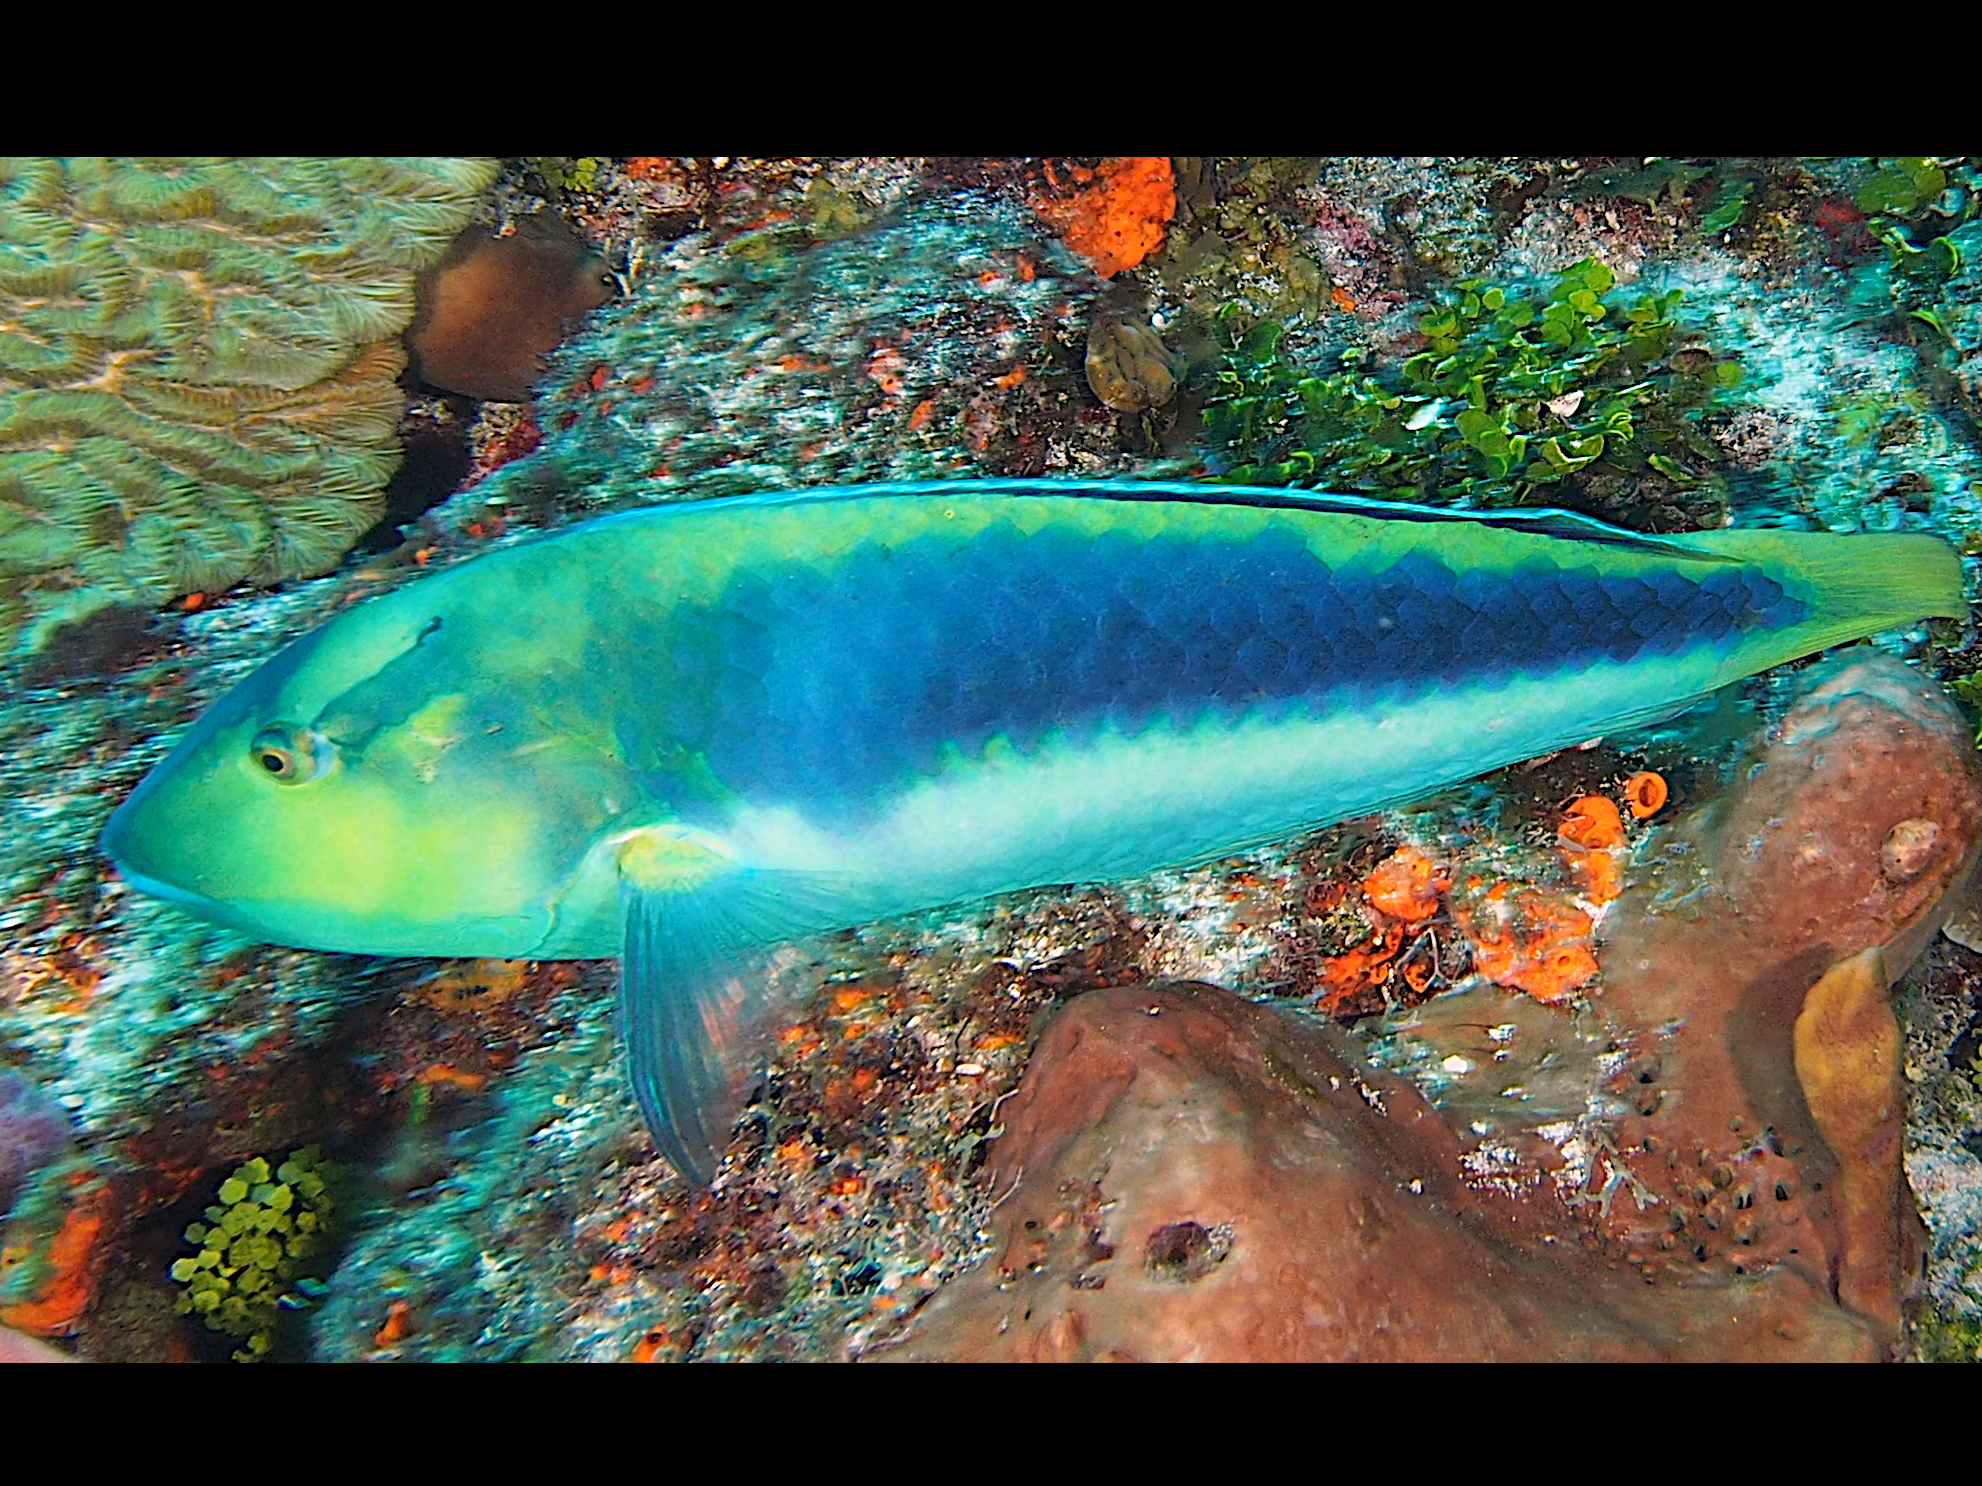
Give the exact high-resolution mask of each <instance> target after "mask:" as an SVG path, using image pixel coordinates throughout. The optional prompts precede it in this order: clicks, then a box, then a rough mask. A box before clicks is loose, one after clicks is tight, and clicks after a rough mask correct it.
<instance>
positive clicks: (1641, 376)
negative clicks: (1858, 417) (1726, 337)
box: [1204, 258, 1741, 506]
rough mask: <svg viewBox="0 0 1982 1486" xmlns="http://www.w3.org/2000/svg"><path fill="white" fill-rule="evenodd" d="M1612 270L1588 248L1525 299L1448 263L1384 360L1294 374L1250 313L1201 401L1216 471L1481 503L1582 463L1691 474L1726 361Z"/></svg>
mask: <svg viewBox="0 0 1982 1486" xmlns="http://www.w3.org/2000/svg"><path fill="white" fill-rule="evenodd" d="M1615 287H1616V281H1615V279H1614V277H1613V276H1612V274H1611V272H1610V270H1609V269H1608V268H1606V267H1605V266H1604V265H1603V264H1602V263H1600V262H1598V261H1597V260H1596V259H1594V258H1586V259H1583V260H1582V261H1581V262H1579V263H1576V264H1573V265H1571V267H1570V268H1569V269H1568V270H1567V271H1565V272H1564V273H1563V275H1562V276H1561V278H1560V279H1559V280H1558V281H1557V282H1556V284H1555V285H1554V287H1553V288H1552V289H1551V290H1550V292H1548V293H1547V294H1546V295H1543V296H1540V297H1536V298H1524V297H1520V296H1518V295H1515V294H1512V293H1510V292H1509V291H1508V290H1506V289H1504V288H1499V287H1494V286H1491V285H1488V284H1487V283H1485V282H1484V281H1483V280H1479V279H1467V280H1462V281H1460V282H1459V283H1458V284H1456V285H1455V286H1454V292H1453V296H1452V298H1451V300H1450V302H1448V303H1446V304H1443V305H1440V306H1438V307H1436V308H1434V309H1432V310H1431V311H1430V312H1429V313H1427V314H1425V315H1423V316H1422V317H1421V318H1420V319H1419V321H1418V329H1419V330H1420V331H1421V332H1422V333H1423V335H1424V337H1425V348H1424V349H1423V350H1422V351H1420V352H1419V353H1418V354H1416V355H1414V356H1412V357H1410V358H1409V359H1408V360H1406V361H1405V362H1404V363H1403V364H1402V366H1401V367H1400V368H1398V369H1397V370H1396V372H1395V373H1394V374H1391V375H1389V376H1387V377H1380V376H1377V375H1372V374H1371V373H1370V372H1369V371H1367V370H1365V369H1364V367H1365V363H1366V361H1367V359H1368V358H1367V353H1365V352H1363V351H1360V350H1351V351H1348V352H1345V353H1344V354H1343V357H1342V370H1341V371H1339V372H1335V373H1332V374H1328V375H1323V376H1312V375H1306V374H1303V373H1302V372H1301V371H1300V370H1299V369H1297V368H1296V367H1294V366H1292V365H1290V364H1289V363H1288V362H1287V361H1286V360H1284V359H1283V358H1282V357H1281V356H1280V355H1279V346H1280V341H1281V338H1282V336H1283V335H1284V327H1283V326H1281V325H1279V324H1277V323H1274V322H1265V323H1262V324H1260V325H1257V326H1255V327H1253V329H1252V330H1251V331H1249V332H1247V333H1246V334H1245V335H1244V336H1243V337H1241V338H1239V340H1238V341H1237V343H1236V344H1235V345H1234V346H1233V348H1232V350H1231V353H1230V354H1229V355H1228V356H1227V357H1226V362H1225V367H1224V369H1223V371H1222V372H1221V373H1220V378H1219V381H1220V390H1219V392H1218V394H1217V395H1216V396H1215V397H1214V399H1213V400H1212V401H1211V403H1210V404H1209V405H1208V406H1207V407H1206V409H1205V414H1204V428H1205V434H1206V437H1207V439H1208V440H1209V441H1210V443H1211V444H1212V446H1213V447H1214V448H1215V449H1217V450H1218V451H1219V453H1220V456H1221V463H1222V465H1223V468H1222V470H1221V471H1220V473H1219V475H1218V478H1220V479H1222V480H1225V481H1229V482H1231V483H1234V484H1260V485H1299V486H1308V487H1317V486H1326V487H1328V488H1330V489H1335V490H1346V491H1357V492H1362V493H1365V494H1370V495H1378V496H1387V497H1391V498H1395V499H1411V500H1427V501H1436V502H1443V503H1460V504H1467V505H1481V506H1508V505H1524V504H1530V503H1532V501H1533V499H1534V498H1535V495H1536V492H1537V491H1539V490H1541V489H1543V488H1546V487H1552V486H1559V485H1561V484H1562V483H1563V482H1564V481H1566V480H1569V479H1570V478H1571V477H1572V476H1575V475H1577V474H1578V473H1579V472H1582V471H1585V470H1589V471H1591V472H1592V473H1597V472H1602V473H1607V474H1613V475H1616V474H1622V475H1638V476H1643V475H1646V474H1647V473H1648V472H1649V473H1650V474H1652V475H1655V476H1657V477H1658V478H1659V479H1661V480H1663V481H1665V482H1668V483H1669V484H1671V485H1673V486H1677V487H1680V488H1686V487H1689V486H1694V485H1698V484H1699V483H1700V482H1701V481H1702V480H1703V479H1704V478H1705V477H1706V474H1707V472H1708V470H1707V467H1709V466H1710V465H1711V464H1712V463H1713V462H1714V460H1715V458H1716V451H1715V450H1714V449H1713V446H1712V445H1711V444H1710V443H1709V442H1707V441H1706V440H1705V439H1704V438H1703V437H1702V436H1701V435H1700V434H1699V432H1698V430H1697V428H1696V427H1695V426H1694V420H1695V419H1696V417H1697V415H1698V414H1699V413H1700V412H1701V411H1703V410H1704V409H1706V408H1707V407H1708V406H1709V405H1711V404H1712V403H1713V402H1714V401H1715V399H1716V398H1717V397H1718V396H1719V395H1720V394H1721V393H1723V392H1724V391H1726V390H1728V389H1731V388H1732V387H1734V386H1736V385H1738V384H1739V382H1740V380H1741V370H1740V367H1739V366H1738V365H1736V364H1735V363H1734V362H1732V361H1729V360H1724V359H1720V358H1716V357H1715V356H1713V355H1712V354H1711V353H1710V352H1708V351H1706V350H1705V349H1703V348H1701V347H1699V346H1697V345H1692V344H1689V343H1686V342H1685V340H1684V338H1683V337H1682V335H1681V331H1680V326H1679V324H1678V321H1677V320H1676V319H1675V318H1674V313H1675V311H1676V309H1677V307H1678V305H1679V301H1680V291H1678V290H1677V289H1673V290H1668V291H1666V292H1665V293H1662V294H1661V293H1657V292H1650V293H1645V294H1642V295H1639V296H1638V297H1637V298H1636V299H1633V300H1631V301H1630V302H1628V303H1624V304H1618V303H1615V302H1613V300H1612V298H1611V296H1612V291H1613V290H1614V289H1615Z"/></svg>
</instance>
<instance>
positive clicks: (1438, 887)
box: [1363, 846, 1452, 924]
mask: <svg viewBox="0 0 1982 1486" xmlns="http://www.w3.org/2000/svg"><path fill="white" fill-rule="evenodd" d="M1450 886H1452V879H1451V877H1450V876H1449V875H1448V874H1447V873H1446V871H1445V869H1444V868H1443V867H1441V866H1440V865H1439V864H1438V863H1437V862H1434V861H1433V860H1432V859H1431V858H1430V857H1428V856H1426V855H1425V854H1424V853H1423V852H1421V851H1419V850H1417V849H1416V848H1415V847H1410V846H1402V847H1399V848H1398V849H1397V850H1396V851H1394V852H1392V853H1391V854H1390V855H1389V856H1388V857H1385V858H1384V859H1383V860H1382V861H1381V862H1379V863H1378V864H1377V866H1376V870H1374V871H1373V872H1371V873H1370V875H1369V876H1368V877H1365V878H1364V879H1363V898H1364V899H1365V901H1367V902H1368V903H1369V905H1370V907H1372V908H1374V909H1376V910H1377V911H1378V912H1379V913H1387V914H1389V915H1390V916H1391V917H1392V918H1401V919H1402V920H1404V922H1405V923H1407V924H1415V923H1421V922H1423V921H1424V920H1425V919H1428V918H1430V917H1431V916H1432V915H1433V914H1434V913H1437V912H1438V895H1439V894H1440V893H1442V892H1444V891H1445V890H1446V889H1447V888H1449V887H1450Z"/></svg>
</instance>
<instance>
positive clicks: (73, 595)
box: [0, 159, 495, 654]
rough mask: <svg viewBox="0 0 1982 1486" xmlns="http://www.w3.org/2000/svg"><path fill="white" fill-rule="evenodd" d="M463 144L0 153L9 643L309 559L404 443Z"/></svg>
mask: <svg viewBox="0 0 1982 1486" xmlns="http://www.w3.org/2000/svg"><path fill="white" fill-rule="evenodd" d="M494 178H495V167H494V165H493V164H491V163H487V162H480V161H461V160H95V159H92V160H0V654H4V653H5V652H6V651H7V650H8V649H9V648H12V647H14V646H15V645H16V644H18V645H19V646H20V648H23V649H26V648H32V647H33V646H34V645H35V644H37V643H38V642H39V640H40V638H41V637H42V636H43V635H44V634H45V633H46V632H47V630H48V629H50V628H51V627H53V626H54V625H56V624H59V623H61V622H63V621H65V620H67V619H71V618H75V617H78V616H80V615H83V614H86V613H88V612H90V611H91V610H93V609H96V608H100V607H102V606H104V605H106V604H110V603H119V602H124V603H131V602H135V603H152V604H156V603H161V602H163V601H165V600H167V599H170V598H172V597H174V596H175V595H178V594H184V593H190V592H194V591H199V590H212V589H217V588H222V587H226V586H227V585H229V584H232V583H235V582H237V581H239V580H240V579H243V578H253V579H258V580H261V581H273V580H276V579H280V578H287V577H295V576H300V575H305V574H310V573H317V572H321V571H323V570H324V569H326V568H328V567H329V566H330V565H331V564H333V563H334V562H336V560H337V559H338V558H339V557H340V556H341V555H342V554H343V553H344V551H345V549H346V548H348V547H349V546H350V544H351V542H352V541H353V540H354V539H355V538H356V537H357V536H358V535H359V534H360V533H362V532H363V531H364V530H365V529H366V528H367V527H368V526H370V525H371V524H372V522H373V521H375V520H376V519H377V517H378V514H379V510H380V505H381V503H380V498H379V493H380V491H381V490H382V488H383V487H384V485H385V483H386V480H387V479H388V478H389V477H390V475H391V473H392V470H393V467H394V465H395V464H396V463H397V461H398V445H397V442H396V438H395V431H394V430H395V427H396V424H397V422H398V419H399V414H400V410H401V398H400V395H399V393H398V391H397V389H396V388H395V386H394V380H395V378H397V376H398V375H399V372H400V370H401V368H402V367H403V366H404V364H405V353H404V352H403V350H402V349H401V347H400V344H399V335H400V333H401V332H402V331H403V330H404V329H405V328H406V325H407V323H408V322H409V321H410V320H411V318H412V316H413V310H414V279H415V276H416V275H417V274H418V273H419V271H420V270H421V269H422V268H424V267H426V266H427V265H428V264H430V263H432V262H434V261H435V260H437V259H438V258H439V257H440V256H441V254H442V253H443V252H444V251H445V250H446V248H447V245H448V243H449V241H450V240H451V239H452V238H453V237H454V236H455V234H456V233H458V232H459V231H460V230H461V229H462V227H463V226H464V225H466V223H467V222H468V220H469V218H470V217H471V215H472V214H473V211H474V207H475V201H476V197H477V196H478V194H479V193H480V192H481V191H482V190H483V189H485V188H486V187H487V186H488V185H489V184H490V183H491V182H492V181H493V180H494Z"/></svg>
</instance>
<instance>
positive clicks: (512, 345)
mask: <svg viewBox="0 0 1982 1486" xmlns="http://www.w3.org/2000/svg"><path fill="white" fill-rule="evenodd" d="M617 292H618V291H617V280H615V279H614V277H613V275H612V272H611V270H610V269H609V268H608V267H607V266H606V262H605V260H604V259H603V258H600V257H599V256H598V255H597V254H595V253H593V252H592V251H590V250H589V249H588V248H587V247H586V246H585V244H584V242H583V241H582V240H581V239H580V238H579V236H578V234H577V233H576V232H575V231H574V230H573V229H572V228H571V226H570V225H569V224H568V223H566V222H565V221H564V220H563V219H562V218H560V217H557V216H554V215H552V214H551V213H549V212H540V213H538V214H537V215H536V216H533V217H524V218H522V219H520V220H519V221H518V222H517V223H516V226H515V230H514V231H513V232H512V233H511V234H510V235H509V236H507V237H491V236H489V234H488V231H487V229H485V228H481V227H472V228H470V229H469V230H468V231H466V232H464V233H463V234H462V235H461V236H460V237H458V238H457V239H455V242H454V245H453V247H451V248H449V249H448V251H447V256H446V257H445V258H443V259H442V260H441V261H440V262H439V263H438V264H436V265H435V267H434V268H433V269H432V270H431V271H430V272H429V273H427V274H426V275H425V276H424V277H423V278H422V279H421V280H420V291H419V312H418V314H417V315H416V316H415V317H414V320H413V324H412V326H411V328H410V329H408V330H407V332H406V346H407V350H408V351H409V352H410V354H411V357H412V368H413V373H414V375H416V376H417V377H419V378H420V380H421V381H423V382H425V383H426V384H427V385H428V386H430V387H435V388H438V389H440V390H441V391H443V392H458V393H460V394H462V395H463V396H465V397H474V398H479V399H481V400H482V401H484V402H528V401H529V400H530V395H531V390H532V388H533V387H534V386H535V384H536V382H537V381H538V379H539V378H541V377H542V376H543V374H544V357H545V355H546V354H547V353H549V352H550V351H552V350H555V349H556V347H557V343H558V342H559V341H560V340H562V339H563V338H564V333H565V329H566V326H567V323H568V322H569V321H571V320H574V319H576V318H577V317H578V316H580V315H583V314H585V313H586V312H587V311H590V310H595V309H597V308H598V307H599V306H600V305H602V304H605V303H606V302H607V301H609V300H611V299H612V298H613V296H614V295H615V294H616V293H617Z"/></svg>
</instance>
